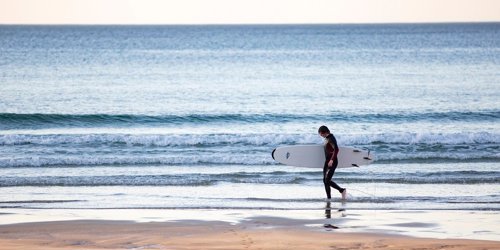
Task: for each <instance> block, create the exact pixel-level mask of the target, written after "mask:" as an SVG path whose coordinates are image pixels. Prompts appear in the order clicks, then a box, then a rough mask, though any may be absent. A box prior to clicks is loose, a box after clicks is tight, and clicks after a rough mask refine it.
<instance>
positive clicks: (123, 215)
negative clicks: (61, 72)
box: [0, 208, 500, 250]
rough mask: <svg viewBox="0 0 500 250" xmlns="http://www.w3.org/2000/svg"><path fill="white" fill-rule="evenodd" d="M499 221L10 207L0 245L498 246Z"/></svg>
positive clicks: (450, 213) (448, 214)
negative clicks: (474, 226)
mask: <svg viewBox="0 0 500 250" xmlns="http://www.w3.org/2000/svg"><path fill="white" fill-rule="evenodd" d="M499 220H500V216H498V213H496V212H495V211H462V210H345V209H342V208H340V209H337V208H331V209H325V210H238V209H228V210H223V209H171V210H169V209H21V208H9V209H0V250H1V249H13V250H16V249H38V248H43V249H81V248H85V249H110V248H111V249H124V248H127V249H254V248H255V249H331V248H334V247H336V248H343V249H408V248H425V249H436V250H437V249H500V241H499V239H500V237H499V235H500V227H498V226H497V225H500V223H499ZM472 222H475V223H474V224H472ZM472 225H476V228H473V226H472Z"/></svg>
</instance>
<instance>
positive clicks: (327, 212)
mask: <svg viewBox="0 0 500 250" xmlns="http://www.w3.org/2000/svg"><path fill="white" fill-rule="evenodd" d="M338 211H339V212H344V211H345V209H343V208H341V209H339V210H338ZM344 216H345V215H344V213H342V217H344ZM325 217H326V219H328V220H331V219H332V204H331V202H330V201H327V202H326V206H325ZM323 227H324V228H328V229H339V227H337V226H335V225H333V224H330V223H328V224H323Z"/></svg>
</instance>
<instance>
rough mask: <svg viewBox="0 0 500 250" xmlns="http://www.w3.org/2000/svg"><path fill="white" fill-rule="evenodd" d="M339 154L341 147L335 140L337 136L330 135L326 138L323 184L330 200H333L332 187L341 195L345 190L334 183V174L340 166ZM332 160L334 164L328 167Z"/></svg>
mask: <svg viewBox="0 0 500 250" xmlns="http://www.w3.org/2000/svg"><path fill="white" fill-rule="evenodd" d="M338 153H339V146H338V145H337V140H336V139H335V136H333V135H332V134H329V135H328V136H327V137H326V138H325V157H326V159H325V165H324V166H323V183H324V184H325V191H326V196H327V197H328V199H330V198H332V197H331V194H330V193H331V189H330V187H333V188H335V189H337V191H339V192H340V193H342V192H343V191H344V190H345V189H344V188H341V187H340V186H339V185H337V183H335V182H333V181H332V177H333V174H334V173H335V169H336V168H337V165H338V163H339V162H338V159H337V155H338ZM330 160H333V164H332V166H331V167H328V162H329V161H330Z"/></svg>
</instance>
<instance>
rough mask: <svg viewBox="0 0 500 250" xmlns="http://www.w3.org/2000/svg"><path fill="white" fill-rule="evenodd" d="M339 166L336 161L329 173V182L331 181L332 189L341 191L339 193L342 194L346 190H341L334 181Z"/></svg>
mask: <svg viewBox="0 0 500 250" xmlns="http://www.w3.org/2000/svg"><path fill="white" fill-rule="evenodd" d="M338 164H339V162H338V160H335V161H334V162H333V166H332V168H331V169H330V170H329V171H328V180H329V184H330V186H331V187H332V188H335V189H337V191H339V193H342V192H344V190H345V188H341V187H340V186H339V185H337V183H335V182H334V181H332V178H333V174H334V173H335V170H336V169H337V165H338Z"/></svg>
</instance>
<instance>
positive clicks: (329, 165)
mask: <svg viewBox="0 0 500 250" xmlns="http://www.w3.org/2000/svg"><path fill="white" fill-rule="evenodd" d="M332 166H333V160H330V161H329V162H328V167H330V168H331V167H332Z"/></svg>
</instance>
